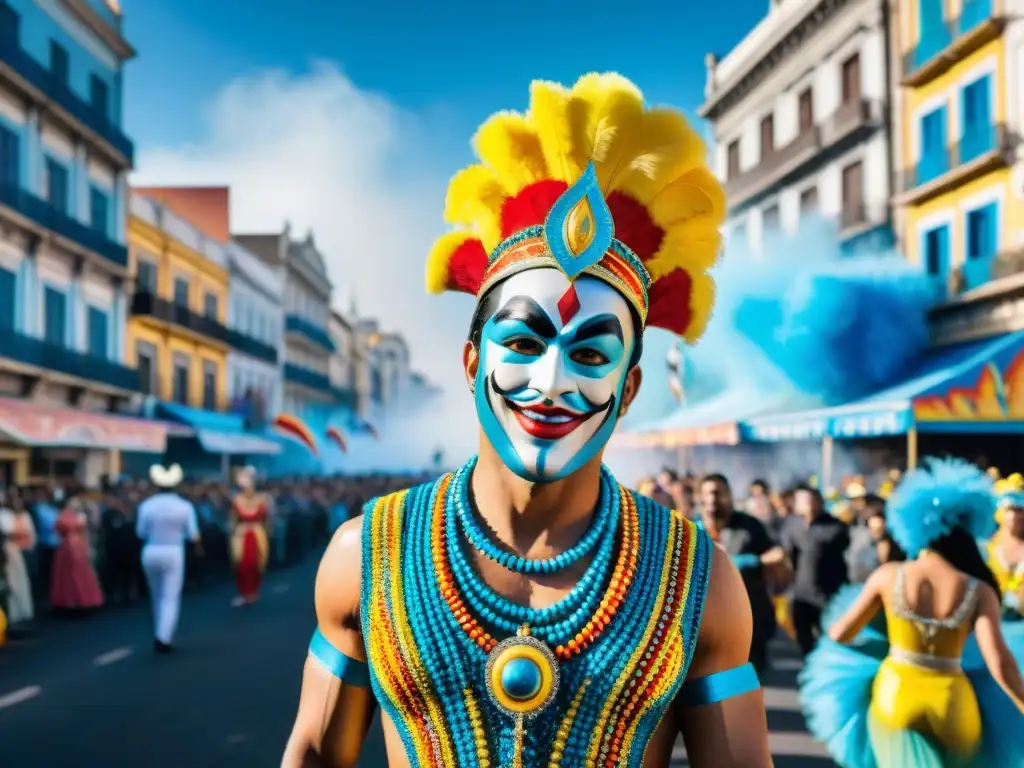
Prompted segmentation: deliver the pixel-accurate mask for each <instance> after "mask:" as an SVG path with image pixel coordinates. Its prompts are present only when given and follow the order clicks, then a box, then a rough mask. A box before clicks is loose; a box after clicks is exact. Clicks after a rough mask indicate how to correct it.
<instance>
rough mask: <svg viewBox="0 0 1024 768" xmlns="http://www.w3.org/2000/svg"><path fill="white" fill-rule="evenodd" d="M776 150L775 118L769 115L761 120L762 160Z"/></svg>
mask: <svg viewBox="0 0 1024 768" xmlns="http://www.w3.org/2000/svg"><path fill="white" fill-rule="evenodd" d="M774 150H775V118H774V116H772V115H768V116H767V117H766V118H764V119H763V120H761V160H762V162H763V161H764V159H765V158H766V157H768V156H769V155H770V154H771V153H772V152H773V151H774Z"/></svg>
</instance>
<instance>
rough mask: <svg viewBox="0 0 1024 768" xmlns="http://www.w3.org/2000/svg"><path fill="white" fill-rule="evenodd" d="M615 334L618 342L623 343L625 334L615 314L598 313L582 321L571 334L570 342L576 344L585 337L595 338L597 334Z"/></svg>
mask: <svg viewBox="0 0 1024 768" xmlns="http://www.w3.org/2000/svg"><path fill="white" fill-rule="evenodd" d="M608 335H611V336H615V337H616V338H617V339H618V340H619V342H620V343H625V336H624V335H623V333H622V323H620V322H619V318H617V317H616V316H615V315H599V316H598V317H593V318H591V319H589V320H587V321H586V322H585V323H582V324H581V325H580V327H579V328H577V329H576V332H575V333H574V334H573V335H572V343H573V344H578V343H579V342H581V341H586V340H587V339H595V338H597V337H598V336H608Z"/></svg>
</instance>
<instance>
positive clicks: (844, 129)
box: [724, 99, 882, 209]
mask: <svg viewBox="0 0 1024 768" xmlns="http://www.w3.org/2000/svg"><path fill="white" fill-rule="evenodd" d="M880 111H881V110H880V105H879V104H878V103H877V102H872V101H869V100H867V99H854V100H852V101H849V102H846V103H845V104H840V105H839V107H838V108H837V109H836V110H835V111H834V112H833V113H832V114H831V115H829V117H828V118H827V119H825V120H824V121H822V122H821V123H820V124H818V125H815V126H813V127H811V128H810V129H808V130H806V131H804V132H803V133H801V134H800V135H798V136H797V137H796V138H795V139H793V140H792V141H791V142H789V144H787V145H786V146H784V147H780V148H778V149H775V150H773V151H772V152H771V153H770V154H768V155H766V156H765V157H763V158H762V160H761V162H760V163H759V164H758V165H756V166H754V167H753V168H751V169H749V170H747V171H744V172H742V173H740V174H739V175H738V176H736V177H734V178H731V179H729V180H727V181H726V182H725V185H724V186H725V194H726V199H727V200H728V201H729V206H730V208H732V209H737V208H743V207H744V206H746V205H747V204H749V203H753V202H755V201H756V200H757V199H758V198H760V197H763V196H765V195H766V194H767V193H769V192H770V191H771V190H772V189H774V188H776V187H778V186H780V185H782V184H784V183H786V181H787V180H788V179H789V178H790V177H793V176H796V175H797V174H799V173H801V172H803V171H804V170H806V168H807V166H809V165H810V164H811V163H812V162H815V161H818V160H821V159H822V154H823V152H824V151H825V150H829V151H830V153H832V154H834V153H837V152H842V151H843V150H844V149H845V148H847V147H849V146H851V145H852V144H853V143H854V142H857V141H861V140H863V138H864V135H865V133H866V132H867V131H872V130H874V129H875V128H877V127H878V126H879V125H881V122H882V121H881V115H880Z"/></svg>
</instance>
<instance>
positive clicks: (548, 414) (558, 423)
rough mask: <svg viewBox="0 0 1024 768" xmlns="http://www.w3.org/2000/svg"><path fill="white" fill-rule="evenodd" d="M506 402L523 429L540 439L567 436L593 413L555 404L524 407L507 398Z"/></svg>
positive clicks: (555, 438) (556, 438)
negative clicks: (578, 411) (572, 409)
mask: <svg viewBox="0 0 1024 768" xmlns="http://www.w3.org/2000/svg"><path fill="white" fill-rule="evenodd" d="M505 402H506V403H507V404H508V407H509V409H510V410H511V411H512V413H514V414H515V416H516V420H517V421H518V422H519V426H521V427H522V428H523V431H524V432H526V433H527V434H528V435H530V436H531V437H536V438H538V439H540V440H558V439H559V438H562V437H565V436H566V435H568V434H569V433H570V432H572V431H573V430H574V429H576V427H578V426H579V425H580V424H582V423H583V422H584V421H586V420H587V419H588V418H590V417H591V416H592V415H593V414H591V413H574V412H573V411H568V410H566V409H565V408H559V407H557V406H553V405H531V406H528V407H523V406H521V405H516V404H515V403H513V402H512V401H511V400H508V399H507V398H506V400H505Z"/></svg>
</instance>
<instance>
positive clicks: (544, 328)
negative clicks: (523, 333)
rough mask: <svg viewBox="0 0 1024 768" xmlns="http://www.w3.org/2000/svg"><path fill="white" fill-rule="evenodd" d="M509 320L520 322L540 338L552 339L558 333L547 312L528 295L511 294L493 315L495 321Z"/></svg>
mask: <svg viewBox="0 0 1024 768" xmlns="http://www.w3.org/2000/svg"><path fill="white" fill-rule="evenodd" d="M510 320H512V321H516V322H520V323H522V324H523V325H525V326H526V327H527V328H529V329H530V330H531V331H533V332H534V333H535V334H537V335H538V336H540V337H541V338H542V339H553V338H555V336H557V335H558V331H557V330H556V329H555V324H554V323H552V322H551V318H550V317H548V315H547V312H545V311H544V310H543V308H542V307H541V306H540V304H538V303H537V302H536V301H534V300H533V299H531V298H530V297H529V296H513V297H512V298H511V299H509V300H508V301H507V302H505V306H503V307H502V308H501V309H500V310H498V312H497V314H495V316H494V322H496V323H504V322H508V321H510Z"/></svg>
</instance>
